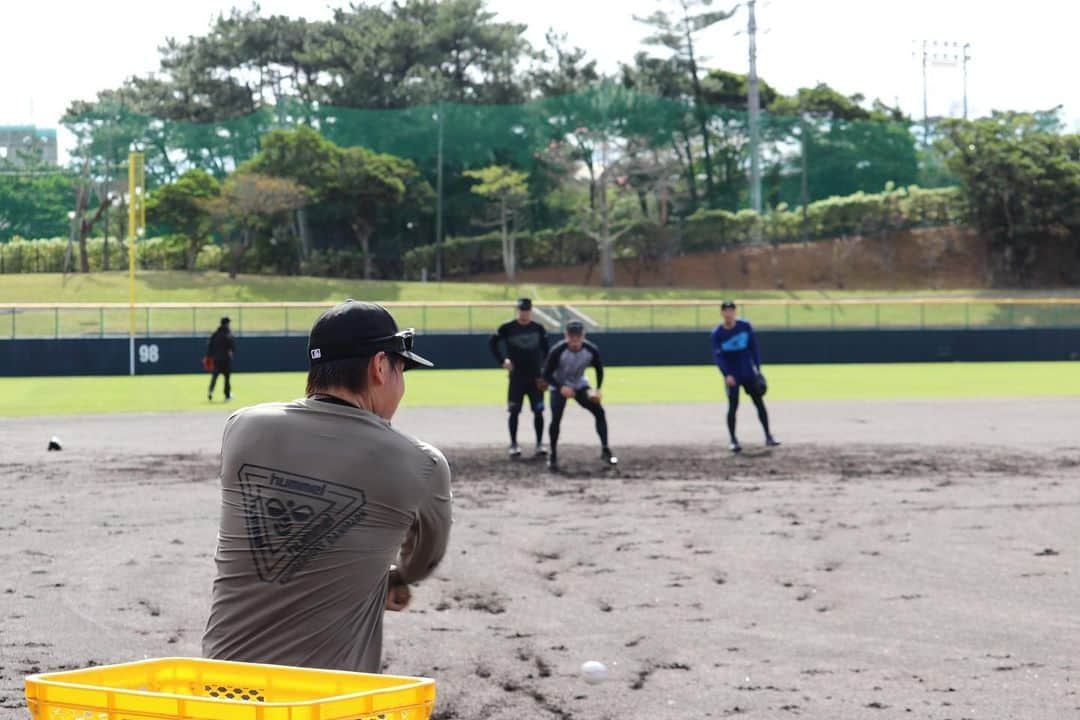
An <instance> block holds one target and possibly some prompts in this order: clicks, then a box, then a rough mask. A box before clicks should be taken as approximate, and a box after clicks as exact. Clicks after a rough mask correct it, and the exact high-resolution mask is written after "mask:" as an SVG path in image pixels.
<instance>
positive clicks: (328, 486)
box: [203, 301, 451, 673]
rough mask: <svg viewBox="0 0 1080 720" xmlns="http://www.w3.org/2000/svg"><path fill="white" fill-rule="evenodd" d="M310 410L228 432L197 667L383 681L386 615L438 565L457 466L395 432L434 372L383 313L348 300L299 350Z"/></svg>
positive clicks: (282, 409) (278, 411) (271, 415)
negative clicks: (222, 664) (419, 370)
mask: <svg viewBox="0 0 1080 720" xmlns="http://www.w3.org/2000/svg"><path fill="white" fill-rule="evenodd" d="M308 357H309V360H310V363H311V365H310V370H309V372H308V380H307V397H306V398H304V399H303V400H296V401H294V402H290V403H271V404H267V405H259V406H257V407H250V408H245V409H244V410H241V411H239V412H237V413H236V414H234V415H233V416H232V417H230V418H229V420H228V421H227V422H226V423H225V435H224V437H223V439H222V443H221V511H220V523H221V524H220V528H219V530H218V543H217V554H216V557H215V563H216V565H217V578H216V579H215V580H214V586H213V596H212V602H211V609H210V619H209V622H208V623H207V626H206V633H205V635H204V636H203V654H204V655H205V656H206V657H207V658H211V659H217V660H236V661H246V662H254V663H268V664H273V665H294V666H300V667H309V668H325V669H331V670H348V671H353V672H367V673H378V672H381V670H382V666H381V656H382V631H383V612H384V611H385V610H395V611H398V610H404V609H405V607H406V606H407V605H408V604H409V600H410V590H409V583H415V582H417V581H419V580H422V579H424V578H425V577H426V576H427V575H429V574H430V573H431V572H432V571H433V570H434V569H435V567H436V566H437V565H438V564H439V561H440V560H441V559H442V557H443V555H444V553H445V552H446V546H447V542H448V539H449V535H450V507H451V496H450V468H449V466H448V465H447V463H446V458H445V457H443V454H442V453H441V452H439V451H438V450H437V449H435V448H434V447H432V446H431V445H428V444H426V443H423V442H420V441H419V440H415V439H413V438H411V437H409V436H407V435H404V434H403V433H401V432H398V431H397V430H395V429H394V428H393V427H392V426H391V425H390V419H391V418H392V417H393V415H394V413H395V411H396V410H397V407H398V404H399V403H400V402H401V398H402V396H403V395H404V394H405V377H404V374H405V371H406V370H409V369H410V368H416V367H431V363H430V362H428V361H427V360H425V359H424V358H422V357H420V356H419V355H417V354H416V353H414V352H413V332H412V331H411V330H405V331H403V332H399V331H398V327H397V323H396V322H394V318H393V317H392V316H391V315H390V313H388V312H387V311H386V310H385V309H384V308H382V307H380V306H378V305H375V304H372V303H364V302H353V301H349V302H345V303H342V304H341V305H338V306H336V307H334V308H331V309H330V310H327V311H326V312H324V313H323V314H322V315H321V316H319V319H318V320H316V321H315V325H314V326H313V327H312V329H311V335H310V338H309V340H308Z"/></svg>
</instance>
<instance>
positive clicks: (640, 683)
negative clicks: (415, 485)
mask: <svg viewBox="0 0 1080 720" xmlns="http://www.w3.org/2000/svg"><path fill="white" fill-rule="evenodd" d="M694 407H696V410H693V408H694ZM1072 407H1073V405H1072V404H1070V403H1066V402H1065V401H1000V402H987V403H978V402H954V403H945V404H938V405H937V407H936V408H931V406H929V405H925V406H924V405H921V404H917V403H907V404H905V403H889V404H882V403H874V404H865V405H859V404H856V403H843V404H840V403H837V404H833V405H829V404H822V403H815V404H811V403H805V404H797V403H789V404H787V405H782V406H778V407H777V408H776V410H775V412H774V414H775V415H777V416H778V418H782V422H780V424H779V425H778V431H779V430H781V429H782V430H783V431H784V434H783V435H782V438H784V439H786V440H787V441H788V444H786V445H785V446H784V447H781V448H779V449H778V450H776V451H774V452H766V451H765V450H763V449H761V448H759V447H756V446H755V445H753V444H752V443H751V442H746V444H747V446H748V450H749V452H747V454H746V455H744V456H742V457H739V458H736V459H732V458H730V457H729V456H728V455H727V454H726V453H725V452H723V451H722V450H721V449H720V448H719V447H717V445H716V443H715V442H711V444H710V441H711V440H712V439H713V438H715V433H713V429H715V428H716V427H718V426H719V425H718V423H719V417H718V413H717V411H716V409H715V408H708V407H705V406H684V407H681V408H679V407H676V408H655V407H654V408H637V409H634V408H617V409H616V408H613V412H612V416H613V432H614V434H615V437H616V438H621V444H618V445H617V449H618V450H619V451H620V455H621V460H622V462H621V465H620V469H619V470H618V471H617V472H606V471H603V470H601V469H600V468H599V465H598V463H597V462H596V459H597V458H596V452H595V449H594V448H593V447H592V446H591V445H577V446H574V447H571V448H568V449H567V450H566V451H565V452H564V453H563V463H564V465H565V466H566V468H567V470H568V472H567V474H566V475H565V476H561V477H551V476H549V475H547V474H546V473H545V472H543V470H542V468H541V467H540V465H539V463H536V462H533V461H522V462H520V463H516V464H511V463H509V462H508V461H506V460H505V459H504V458H503V457H502V453H501V447H496V448H495V449H491V448H483V447H476V444H477V440H476V439H477V438H478V437H483V435H484V433H489V434H490V436H491V437H493V438H494V439H495V444H496V445H499V443H500V441H501V427H500V425H499V423H498V422H497V421H498V420H499V419H500V417H499V415H498V414H495V413H478V412H477V411H459V414H453V411H438V412H435V411H431V412H426V411H415V410H414V411H410V412H408V413H406V414H405V415H403V417H402V425H403V426H405V427H409V428H410V429H415V430H416V431H417V432H420V431H421V430H427V431H428V432H427V433H426V435H427V437H428V438H429V439H431V440H433V441H435V442H437V443H442V444H443V446H444V448H445V449H446V450H447V454H448V456H449V457H450V458H451V461H452V463H453V465H454V469H455V493H456V497H455V502H456V513H457V520H456V525H455V529H454V537H453V544H452V550H451V555H450V556H449V557H448V560H447V562H446V563H445V564H444V565H443V566H442V567H441V568H440V570H439V572H438V574H437V575H436V577H434V578H432V579H431V580H429V581H428V582H427V583H425V584H423V585H421V586H420V587H418V588H417V589H416V590H415V595H414V598H415V601H414V606H413V608H412V609H411V610H410V611H409V612H407V613H404V614H401V615H392V616H390V618H389V621H388V625H387V642H386V646H387V654H386V666H387V668H388V670H390V671H392V672H401V673H412V674H424V675H429V676H432V677H435V678H437V679H438V680H439V683H440V690H439V693H440V701H439V706H438V710H437V715H436V717H439V718H443V719H444V720H448V719H450V718H455V719H466V718H468V719H473V718H476V719H480V718H494V719H507V720H509V719H510V718H515V719H519V718H558V719H561V720H566V719H568V718H580V719H582V720H591V719H593V718H595V719H597V720H600V719H604V718H608V719H611V720H616V719H620V720H621V719H624V718H701V717H714V718H719V717H728V716H745V717H759V718H777V717H789V716H790V717H799V716H801V717H814V718H867V717H883V718H885V717H919V718H952V719H955V720H959V718H1061V717H1072V716H1074V715H1076V714H1077V713H1078V712H1080V665H1078V664H1077V660H1076V657H1075V655H1076V646H1077V642H1078V641H1080V621H1078V620H1077V607H1078V606H1077V598H1078V597H1080V562H1078V559H1077V558H1078V554H1077V553H1078V552H1080V550H1078V548H1080V489H1078V485H1077V481H1078V480H1080V477H1078V476H1080V447H1076V446H1072V445H1070V443H1069V437H1068V436H1069V435H1071V434H1072V433H1066V432H1064V431H1062V430H1061V429H1060V427H1058V426H1059V424H1060V423H1061V422H1062V421H1063V420H1067V419H1068V417H1070V416H1072V417H1075V411H1074V410H1073V409H1072ZM691 412H696V413H697V414H696V415H690V414H688V413H691ZM448 413H450V414H448ZM578 416H582V417H578ZM742 417H743V422H744V423H750V422H751V417H752V415H751V413H750V412H749V411H747V412H745V413H744V414H743V416H742ZM448 418H452V419H453V422H452V426H451V424H448ZM469 418H472V420H471V424H470V421H469ZM710 418H711V419H710ZM881 418H889V419H891V422H893V423H895V424H893V425H889V426H888V427H886V428H884V429H883V428H881V427H879V425H880V422H879V420H880V419H881ZM222 419H223V416H221V415H200V416H175V417H168V416H139V417H130V416H129V417H126V418H124V417H120V418H109V419H73V418H68V419H64V420H55V419H33V420H31V419H28V420H25V421H22V420H19V421H4V423H3V425H2V426H0V489H2V495H0V498H2V499H0V502H2V508H3V511H4V512H3V519H2V520H0V533H2V537H4V539H5V542H4V545H3V549H2V550H0V553H2V556H3V568H4V572H3V576H2V579H0V595H2V597H3V600H2V605H0V608H2V610H3V611H2V613H0V638H2V649H0V708H2V709H0V716H3V717H19V718H24V717H27V714H26V711H25V709H24V708H23V706H22V690H21V680H22V677H23V676H24V675H26V674H28V673H32V672H37V671H39V670H51V669H57V668H62V667H77V666H84V665H87V664H89V663H91V662H94V663H104V662H116V661H122V660H131V659H138V658H142V657H154V656H165V655H195V654H198V652H199V638H200V635H201V632H202V626H203V623H204V622H205V615H206V608H207V601H208V597H209V587H210V579H211V577H212V572H213V567H212V560H211V555H212V552H213V547H214V542H215V534H216V522H217V502H216V499H217V486H216V481H215V478H214V476H215V474H216V438H217V436H218V434H219V432H220V422H221V420H222ZM568 419H569V420H570V421H571V423H572V424H571V426H570V429H571V432H570V434H569V437H574V436H575V435H574V432H578V433H582V432H583V433H585V434H584V435H578V437H579V438H580V439H582V440H583V441H591V438H590V437H589V434H588V426H587V423H586V422H585V419H586V416H585V415H584V413H575V414H574V415H573V416H569V415H568ZM935 419H936V421H935ZM965 419H966V421H965ZM631 420H633V428H632V427H631ZM650 421H651V422H650ZM619 423H623V424H622V425H620V424H619ZM680 423H681V425H680ZM927 423H929V424H930V427H926V425H927ZM215 424H216V427H215ZM642 424H644V425H645V427H644V428H641V427H640V426H641V425H642ZM1075 426H1076V425H1075V423H1073V426H1072V427H1073V428H1075ZM701 427H705V428H706V430H701V429H700V428H701ZM57 428H59V429H60V430H59V431H58V430H57ZM575 428H576V430H575ZM710 428H711V429H710ZM990 428H993V430H994V432H993V434H991V435H987V434H986V433H989V432H990ZM48 430H52V432H57V434H62V435H63V434H66V435H67V436H68V437H67V438H64V439H65V443H66V448H65V450H64V452H62V453H51V454H47V453H45V452H44V442H38V440H39V439H42V434H43V433H45V432H46V431H48ZM980 430H982V431H983V434H982V435H981V436H979V435H978V433H979V431H980ZM61 431H62V432H61ZM52 432H49V433H48V434H52ZM1073 432H1074V431H1073ZM48 434H45V435H44V438H43V440H45V441H47V439H48ZM743 435H744V436H745V440H746V441H751V440H753V439H754V438H755V437H756V435H757V430H756V428H754V427H753V426H752V425H750V426H749V427H747V428H746V430H745V431H744V433H743ZM564 437H566V435H564ZM976 437H981V439H983V440H984V442H983V443H975V442H973V439H975V438H976ZM470 438H471V439H472V442H467V441H468V440H469V439H470ZM650 441H651V442H650ZM592 659H595V660H602V661H604V662H605V663H607V664H608V666H609V668H610V670H611V677H610V678H609V680H608V681H607V682H605V683H602V684H599V685H587V684H585V683H584V682H583V681H582V680H581V679H580V678H579V674H578V668H579V666H580V664H581V663H582V662H583V661H585V660H592Z"/></svg>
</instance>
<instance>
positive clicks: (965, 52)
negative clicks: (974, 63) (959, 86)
mask: <svg viewBox="0 0 1080 720" xmlns="http://www.w3.org/2000/svg"><path fill="white" fill-rule="evenodd" d="M970 49H971V43H964V47H963V57H962V58H961V60H960V62H961V63H962V64H963V66H964V119H965V120H967V119H968V107H967V95H968V93H967V87H968V76H967V66H968V61H969V60H971V55H969V54H968V50H970Z"/></svg>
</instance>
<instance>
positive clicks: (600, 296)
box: [0, 272, 1080, 338]
mask: <svg viewBox="0 0 1080 720" xmlns="http://www.w3.org/2000/svg"><path fill="white" fill-rule="evenodd" d="M137 286H138V288H137V299H138V301H139V302H144V303H154V302H172V303H196V302H215V303H226V304H227V305H228V307H223V308H200V309H195V308H180V309H167V308H154V309H149V308H147V309H140V310H139V311H138V313H137V316H136V324H137V328H138V330H137V332H138V333H139V334H141V335H144V336H152V335H154V334H158V335H163V334H165V335H178V334H186V335H196V336H197V335H202V334H207V333H209V332H210V331H211V330H213V328H214V326H215V325H216V323H217V318H218V317H219V316H220V315H223V314H227V315H230V316H231V317H232V318H233V322H234V324H233V328H234V331H235V332H237V333H238V334H239V335H241V336H242V335H244V334H245V333H248V334H251V333H262V334H303V333H305V332H306V331H307V329H308V328H309V327H310V326H311V323H312V321H313V320H314V318H315V317H316V316H317V315H318V313H319V312H320V310H319V309H317V308H288V309H286V308H281V307H275V308H254V307H250V306H247V307H245V304H247V303H256V302H300V301H305V302H319V303H327V304H330V303H333V302H337V301H340V300H341V299H343V298H345V297H355V298H357V299H364V300H375V301H380V302H391V301H396V302H453V303H461V305H460V306H458V307H411V308H398V309H396V310H395V314H396V316H397V318H398V321H399V323H400V324H401V325H402V326H406V327H416V328H418V329H420V330H421V331H444V332H447V331H449V332H481V333H486V332H490V329H491V328H493V327H495V326H496V325H498V324H499V323H501V322H503V321H504V320H506V319H507V318H508V317H509V316H510V315H511V314H512V309H511V301H512V300H513V299H514V298H517V297H520V296H523V295H527V296H530V297H533V298H535V299H537V300H538V301H539V304H540V305H541V307H545V306H546V307H548V308H549V310H550V306H558V305H563V304H567V303H574V302H580V301H588V300H592V301H605V300H610V301H618V300H649V301H653V302H655V303H656V305H652V306H647V307H627V306H604V307H584V308H579V309H580V310H581V311H583V312H585V313H586V314H587V315H588V316H589V317H590V318H591V319H592V320H594V321H595V322H596V323H597V325H598V326H599V327H601V328H610V329H622V330H630V329H644V330H654V329H655V330H674V329H694V330H702V329H706V328H709V327H712V326H713V325H714V324H715V322H716V320H717V317H718V308H716V307H715V306H714V305H715V301H717V300H719V299H720V298H721V297H724V296H727V295H734V296H736V297H738V298H739V299H740V300H741V301H743V303H742V312H743V314H744V316H745V317H747V318H748V319H750V320H751V321H753V322H754V323H755V324H756V325H758V326H760V327H762V328H770V327H771V328H784V327H792V328H807V327H811V328H831V327H838V328H874V327H892V328H912V327H914V328H921V327H1032V326H1040V327H1045V326H1060V325H1077V324H1080V304H1073V305H1051V304H1046V305H1023V306H1013V305H1004V304H1002V303H1000V302H998V301H997V299H996V298H994V297H993V296H992V295H988V296H987V297H986V298H985V299H983V298H982V297H980V298H979V300H977V301H974V302H970V303H965V304H946V303H933V302H932V301H933V300H934V299H938V298H948V297H949V296H950V295H953V296H955V295H968V296H971V295H975V294H976V293H971V292H967V293H965V292H962V291H954V292H949V293H934V292H917V293H913V292H909V291H904V292H894V293H887V292H874V293H867V292H859V291H834V292H823V291H800V292H784V291H752V292H751V291H730V290H722V289H717V290H686V289H656V288H652V289H649V288H617V289H610V290H608V289H602V288H586V287H575V286H569V285H567V286H560V285H521V286H506V285H495V284H466V283H415V282H414V283H405V282H402V283H396V282H363V281H355V280H334V279H326V278H311V277H267V276H241V277H240V278H237V279H236V280H235V281H233V280H230V279H229V278H228V276H227V275H224V274H222V273H182V272H144V273H140V274H139V276H138V280H137ZM871 296H872V297H873V298H874V300H875V301H874V302H868V303H866V304H859V305H833V304H831V301H834V300H850V299H853V298H867V297H871ZM913 297H917V298H922V299H925V300H927V301H928V304H925V305H912V304H897V303H895V302H890V301H894V300H897V299H905V300H907V299H911V298H913ZM766 299H767V300H778V299H783V300H789V301H793V302H792V304H789V305H785V306H778V305H755V304H754V301H755V300H766ZM684 300H706V301H712V302H713V303H714V305H708V304H707V305H703V306H695V307H687V306H681V307H680V306H673V305H668V306H665V305H663V303H664V302H665V301H684ZM126 301H127V276H126V275H124V274H123V273H97V274H93V275H70V276H67V277H66V278H65V277H63V276H61V275H46V274H41V275H30V274H28V275H4V276H0V303H53V302H80V303H104V302H112V303H123V302H126ZM477 301H488V302H500V303H501V302H505V303H506V306H505V307H471V306H466V303H470V302H477ZM6 314H7V315H8V317H4V316H3V315H4V313H0V338H2V337H19V338H26V337H94V336H100V335H122V334H125V333H127V331H128V311H127V310H126V309H109V310H104V309H65V310H62V311H54V310H51V309H45V310H34V309H25V308H23V309H19V310H18V311H17V312H10V313H6Z"/></svg>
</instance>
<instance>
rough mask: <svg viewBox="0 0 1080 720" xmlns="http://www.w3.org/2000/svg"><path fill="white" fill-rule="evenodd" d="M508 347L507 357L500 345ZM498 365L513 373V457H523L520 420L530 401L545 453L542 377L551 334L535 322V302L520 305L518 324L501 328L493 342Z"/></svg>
mask: <svg viewBox="0 0 1080 720" xmlns="http://www.w3.org/2000/svg"><path fill="white" fill-rule="evenodd" d="M502 343H505V344H506V353H505V354H503V352H502V350H501V349H500V347H499V346H500V344H502ZM489 345H490V347H491V354H492V355H494V356H495V362H497V363H499V365H500V367H502V368H504V369H505V370H507V371H509V373H510V387H509V389H508V391H507V397H506V408H507V410H508V411H509V413H510V420H509V423H510V457H511V458H519V457H521V448H519V447H518V442H517V432H518V417H519V416H520V415H521V405H522V403H523V402H524V401H525V398H526V397H528V398H529V405H530V407H531V408H532V411H533V427H534V428H535V429H536V455H537V457H540V456H543V455H544V454H545V450H544V390H545V388H546V387H547V382H546V381H545V380H544V378H543V377H542V375H541V373H542V371H543V364H544V358H546V357H547V354H548V334H547V330H545V329H544V326H543V325H541V324H539V323H535V322H533V319H532V300H530V299H529V298H521V299H520V300H518V302H517V320H511V321H510V322H508V323H504V324H503V325H500V326H499V329H498V330H496V331H495V334H494V335H492V336H491V341H490V342H489Z"/></svg>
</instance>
